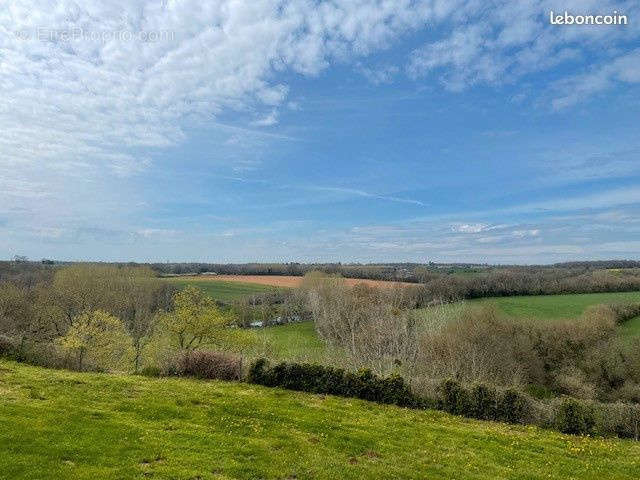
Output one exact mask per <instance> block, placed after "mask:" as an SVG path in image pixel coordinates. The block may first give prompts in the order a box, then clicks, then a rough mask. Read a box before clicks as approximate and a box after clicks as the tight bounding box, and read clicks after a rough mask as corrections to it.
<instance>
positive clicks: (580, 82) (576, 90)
mask: <svg viewBox="0 0 640 480" xmlns="http://www.w3.org/2000/svg"><path fill="white" fill-rule="evenodd" d="M624 83H628V84H629V83H640V49H637V50H634V51H632V52H630V53H627V54H624V55H620V56H619V57H617V58H615V59H614V60H613V61H611V62H610V63H606V64H604V65H600V66H598V68H596V69H594V70H592V71H591V72H589V73H584V74H581V75H577V76H574V77H569V78H566V79H563V80H562V81H560V82H558V83H556V85H555V90H556V91H557V92H558V93H557V96H556V98H554V99H553V100H552V102H551V103H552V106H553V108H554V109H556V110H561V109H563V108H567V107H570V106H573V105H575V104H576V103H579V102H581V101H583V100H584V99H586V98H588V97H590V96H592V95H595V94H597V93H600V92H602V91H604V90H608V89H610V88H613V87H614V86H615V85H616V84H624Z"/></svg>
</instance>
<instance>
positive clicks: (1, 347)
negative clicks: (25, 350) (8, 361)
mask: <svg viewBox="0 0 640 480" xmlns="http://www.w3.org/2000/svg"><path fill="white" fill-rule="evenodd" d="M15 354H16V346H15V344H14V342H13V341H12V340H11V339H10V338H9V337H5V336H4V335H0V357H8V358H13V357H14V356H15Z"/></svg>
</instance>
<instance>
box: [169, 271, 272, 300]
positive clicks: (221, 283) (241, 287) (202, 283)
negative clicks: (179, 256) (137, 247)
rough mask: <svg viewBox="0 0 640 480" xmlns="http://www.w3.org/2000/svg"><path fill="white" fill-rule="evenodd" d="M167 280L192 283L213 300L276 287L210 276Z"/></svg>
mask: <svg viewBox="0 0 640 480" xmlns="http://www.w3.org/2000/svg"><path fill="white" fill-rule="evenodd" d="M167 281H169V282H172V283H175V284H177V285H180V286H182V287H184V286H187V285H193V286H195V287H198V288H201V289H202V290H204V291H205V292H207V293H208V294H209V295H210V296H211V298H213V299H214V300H219V301H221V302H224V303H231V302H233V301H234V300H239V299H241V298H243V297H247V296H250V295H255V294H257V293H265V292H272V291H273V290H276V289H277V288H278V287H274V286H268V285H261V284H257V283H245V282H233V281H228V280H220V279H217V278H215V279H211V278H210V277H170V278H167Z"/></svg>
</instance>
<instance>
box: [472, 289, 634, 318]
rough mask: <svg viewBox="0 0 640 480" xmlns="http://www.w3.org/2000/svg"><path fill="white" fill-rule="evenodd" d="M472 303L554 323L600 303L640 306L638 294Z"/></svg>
mask: <svg viewBox="0 0 640 480" xmlns="http://www.w3.org/2000/svg"><path fill="white" fill-rule="evenodd" d="M474 302H488V303H493V304H495V305H497V306H498V308H500V310H502V311H503V312H504V313H506V314H507V315H511V316H513V317H528V318H540V319H550V320H553V319H560V318H575V317H578V316H580V315H581V314H582V313H583V312H584V311H585V310H586V308H587V307H589V306H591V305H597V304H599V303H614V302H640V292H614V293H582V294H572V295H537V296H524V297H498V298H483V299H479V300H474Z"/></svg>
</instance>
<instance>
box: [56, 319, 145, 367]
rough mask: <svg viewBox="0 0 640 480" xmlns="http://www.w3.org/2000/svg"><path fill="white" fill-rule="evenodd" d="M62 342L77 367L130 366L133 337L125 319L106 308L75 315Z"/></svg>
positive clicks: (60, 340)
mask: <svg viewBox="0 0 640 480" xmlns="http://www.w3.org/2000/svg"><path fill="white" fill-rule="evenodd" d="M57 341H58V344H59V346H60V347H61V349H62V350H63V351H64V352H65V353H67V354H68V355H69V356H71V357H75V362H76V368H77V369H78V370H83V369H84V368H86V367H88V366H91V367H94V368H100V369H107V370H114V369H115V370H117V369H123V368H126V366H127V365H130V362H131V357H132V354H133V352H132V345H131V337H129V335H128V334H127V331H126V329H125V326H124V324H123V323H122V321H121V320H120V319H118V318H116V317H114V316H113V315H110V314H109V313H107V312H104V311H102V310H96V311H93V312H85V313H82V314H80V315H78V316H77V317H75V318H74V321H73V324H72V325H71V327H69V330H68V331H67V333H66V334H65V335H64V336H62V337H60V338H59V339H58V340H57Z"/></svg>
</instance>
